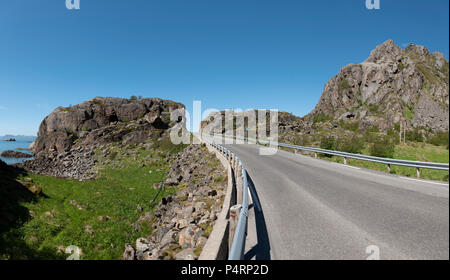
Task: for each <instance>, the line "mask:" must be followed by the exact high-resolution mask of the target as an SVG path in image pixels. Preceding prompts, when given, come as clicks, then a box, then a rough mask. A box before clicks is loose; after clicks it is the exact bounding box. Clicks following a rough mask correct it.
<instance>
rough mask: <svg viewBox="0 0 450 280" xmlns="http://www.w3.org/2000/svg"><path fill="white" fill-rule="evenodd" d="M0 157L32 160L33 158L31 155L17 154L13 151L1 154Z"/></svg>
mask: <svg viewBox="0 0 450 280" xmlns="http://www.w3.org/2000/svg"><path fill="white" fill-rule="evenodd" d="M0 157H6V158H31V157H33V156H32V155H30V154H27V153H22V152H17V151H11V150H7V151H4V152H2V153H1V154H0Z"/></svg>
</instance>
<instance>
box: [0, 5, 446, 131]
mask: <svg viewBox="0 0 450 280" xmlns="http://www.w3.org/2000/svg"><path fill="white" fill-rule="evenodd" d="M0 7H1V8H0V135H3V134H6V133H12V134H27V135H32V134H36V133H37V130H38V126H39V124H40V122H41V121H42V119H43V118H44V117H45V116H46V115H48V114H49V113H50V112H51V111H52V110H53V109H54V108H56V107H58V106H68V105H70V104H77V103H80V102H82V101H85V100H87V99H91V98H93V97H95V96H117V97H129V96H131V95H142V96H144V97H161V98H166V99H171V100H175V101H179V102H182V103H184V104H185V105H187V108H188V109H190V108H192V102H193V100H201V101H202V102H203V104H202V105H203V109H205V108H217V109H225V108H233V109H236V108H242V109H248V108H271V109H279V110H281V111H288V112H292V113H294V114H296V115H300V116H301V115H305V114H307V113H308V112H309V111H310V110H311V109H313V107H314V105H315V104H316V102H317V101H318V99H319V97H320V94H321V92H322V90H323V86H324V84H325V83H326V82H327V81H328V79H329V78H331V77H332V76H334V75H335V74H336V73H337V72H338V71H339V69H340V68H341V67H342V66H344V65H346V64H349V63H359V62H361V61H363V60H365V59H366V58H367V56H368V55H369V52H370V50H372V49H373V48H375V46H376V45H378V44H380V43H382V42H384V41H385V40H387V39H393V40H394V41H395V43H396V44H398V45H399V46H402V47H405V46H406V45H407V44H408V43H410V42H413V43H416V44H421V45H425V46H427V47H428V48H429V49H430V51H436V50H437V51H440V52H442V53H444V55H445V56H446V57H447V58H448V52H449V35H448V33H449V14H448V10H449V1H448V0H434V1H425V0H395V1H394V0H381V9H380V10H367V9H366V8H365V0H341V1H337V0H317V1H312V0H311V1H300V0H226V1H225V0H221V1H219V0H158V1H152V0H81V9H80V10H77V11H75V10H71V11H70V10H67V9H66V6H65V0H0Z"/></svg>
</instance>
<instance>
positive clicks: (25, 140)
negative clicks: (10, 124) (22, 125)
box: [0, 135, 36, 164]
mask: <svg viewBox="0 0 450 280" xmlns="http://www.w3.org/2000/svg"><path fill="white" fill-rule="evenodd" d="M8 138H14V139H16V140H17V141H15V142H6V141H4V139H8ZM34 139H36V137H31V136H27V137H23V136H9V135H8V136H2V137H0V154H1V153H2V152H3V151H6V150H13V151H15V150H16V151H17V149H19V148H22V149H27V148H28V147H29V146H30V144H31V143H33V141H34ZM19 152H22V153H27V154H31V152H30V151H29V150H20V151H19ZM0 159H1V160H3V161H4V162H6V163H7V164H14V163H20V162H24V161H26V160H30V159H33V158H26V159H24V158H5V157H0Z"/></svg>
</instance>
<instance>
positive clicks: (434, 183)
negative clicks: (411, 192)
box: [399, 176, 448, 186]
mask: <svg viewBox="0 0 450 280" xmlns="http://www.w3.org/2000/svg"><path fill="white" fill-rule="evenodd" d="M399 177H400V178H402V179H406V180H411V181H417V182H422V183H428V184H433V185H441V186H448V183H447V184H445V183H438V182H430V181H424V180H418V179H413V178H408V177H402V176H399Z"/></svg>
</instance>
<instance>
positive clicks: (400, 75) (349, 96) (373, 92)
mask: <svg viewBox="0 0 450 280" xmlns="http://www.w3.org/2000/svg"><path fill="white" fill-rule="evenodd" d="M448 113H449V62H448V60H446V59H445V57H444V55H443V54H442V53H439V52H435V53H433V54H431V53H430V52H429V50H428V49H427V48H426V47H423V46H419V45H414V44H410V45H409V46H408V47H407V48H406V49H402V48H400V47H398V46H396V45H395V44H394V42H393V41H392V40H388V41H386V42H384V43H383V44H381V45H379V46H377V47H376V48H375V49H374V50H373V51H371V52H370V55H369V57H368V58H367V59H366V60H365V61H363V62H362V63H360V64H351V65H347V66H345V67H343V68H342V69H341V70H340V71H339V73H338V74H337V75H336V76H334V77H333V78H331V79H330V80H329V81H328V82H327V84H326V85H325V87H324V91H323V93H322V96H321V97H320V100H319V102H318V104H317V105H316V107H315V108H314V110H312V112H311V113H310V114H308V115H307V116H305V118H304V119H305V120H306V121H309V122H312V121H313V120H314V119H315V120H318V119H319V120H320V119H344V120H348V119H355V120H358V121H360V123H361V124H362V127H368V126H377V127H378V128H379V129H380V130H385V129H387V128H392V127H393V126H394V124H395V123H399V122H403V123H406V124H407V127H413V128H425V129H431V130H434V131H436V130H437V131H443V130H448V128H449V116H448Z"/></svg>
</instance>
